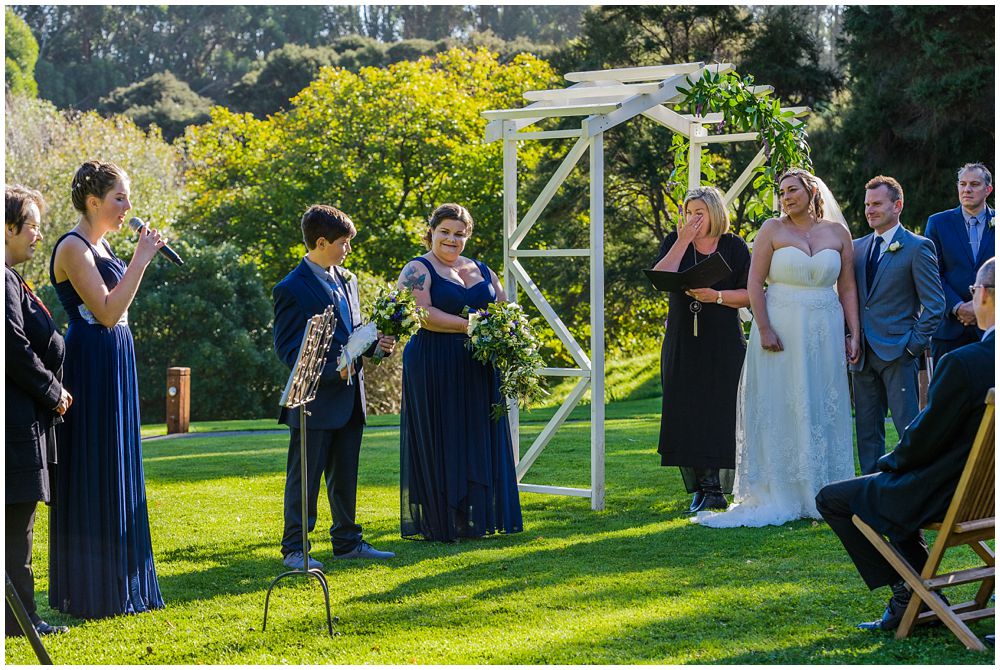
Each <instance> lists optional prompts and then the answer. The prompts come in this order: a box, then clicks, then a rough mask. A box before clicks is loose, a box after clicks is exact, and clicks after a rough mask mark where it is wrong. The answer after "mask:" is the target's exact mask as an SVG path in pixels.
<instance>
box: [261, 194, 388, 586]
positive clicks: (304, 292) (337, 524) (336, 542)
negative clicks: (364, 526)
mask: <svg viewBox="0 0 1000 670" xmlns="http://www.w3.org/2000/svg"><path fill="white" fill-rule="evenodd" d="M356 234H357V230H356V229H355V227H354V223H353V222H352V221H351V219H350V218H349V217H348V216H347V215H346V214H344V213H343V212H341V211H340V210H338V209H336V208H335V207H330V206H327V205H313V206H312V207H310V208H309V209H308V210H306V213H305V214H304V215H303V217H302V238H303V240H304V241H305V244H306V248H307V249H308V253H307V254H306V256H305V258H303V259H302V262H301V263H299V265H298V267H296V268H295V269H294V270H292V271H291V272H290V273H288V276H286V277H285V278H284V279H282V280H281V281H280V282H279V283H278V284H277V285H276V286H275V287H274V290H273V291H272V297H273V299H274V350H275V352H277V354H278V357H279V358H280V359H281V360H282V361H283V362H284V363H285V365H287V366H288V367H289V369H291V367H292V366H293V365H294V364H295V360H296V358H297V357H298V354H299V347H300V345H301V341H302V334H303V332H304V330H305V325H306V321H307V320H308V319H309V318H310V317H312V316H314V315H316V314H320V313H322V312H323V311H324V310H325V309H326V308H327V306H329V305H333V307H334V310H335V312H336V317H337V325H336V330H335V331H334V335H333V343H332V345H331V347H330V351H329V353H328V354H327V360H326V366H325V367H324V368H323V374H322V377H321V378H320V382H319V387H318V389H317V392H316V398H315V399H314V400H313V401H312V402H310V403H309V406H308V407H309V422H308V427H307V429H306V432H307V435H306V449H307V466H308V469H309V472H308V479H309V481H308V497H309V519H308V524H309V525H308V528H309V530H310V531H312V530H313V528H314V526H315V525H316V499H317V497H318V496H319V485H320V481H321V479H322V477H323V474H324V473H325V474H326V489H327V497H328V498H329V501H330V510H331V512H332V513H333V525H332V526H331V527H330V538H331V541H332V543H333V557H334V558H337V559H344V558H378V559H386V558H392V557H393V556H395V554H393V553H392V552H389V551H379V550H377V549H375V548H374V547H372V546H371V545H370V544H368V543H367V542H365V541H364V540H363V539H362V538H361V526H359V525H358V524H357V523H356V521H355V510H356V507H357V489H358V457H359V455H360V451H361V436H362V433H363V432H364V426H365V417H366V415H365V379H364V372H363V371H362V368H361V361H360V360H358V361H355V362H354V363H353V364H352V365H348V366H347V367H345V368H344V369H343V370H342V371H338V370H337V360H338V358H339V357H340V352H341V349H342V348H343V347H344V345H346V344H347V340H348V338H349V337H350V334H351V332H352V331H353V330H354V328H356V327H358V326H360V325H361V309H360V303H359V301H358V283H357V280H356V279H355V278H354V277H353V276H352V275H351V274H350V273H348V272H347V271H346V270H344V269H343V268H342V267H341V264H342V263H343V262H344V259H345V258H346V257H347V254H349V253H350V251H351V238H353V237H354V236H355V235H356ZM375 346H378V347H380V348H381V349H382V350H383V351H384V352H385V353H387V354H390V353H392V349H393V347H394V346H395V340H394V338H391V337H386V336H381V337H380V338H379V340H378V342H377V344H376V345H373V346H372V348H371V349H370V350H369V351H368V352H367V354H368V355H370V354H371V353H372V352H373V351H374V347H375ZM352 377H353V379H352ZM278 421H279V422H280V423H283V424H285V425H286V426H288V427H289V428H290V432H291V435H290V440H289V444H288V462H287V468H286V478H285V502H284V505H285V530H284V535H283V536H282V539H281V553H282V554H283V555H284V563H285V565H286V566H288V567H290V568H293V569H302V568H303V562H304V556H303V547H302V523H303V519H302V518H301V516H302V483H301V475H300V472H301V459H300V449H301V447H300V439H301V436H300V434H299V425H300V424H299V410H298V409H292V410H289V409H286V408H282V410H281V415H280V416H279V418H278ZM308 567H309V568H322V567H323V566H322V564H321V563H320V562H319V561H316V560H314V559H312V558H311V557H310V559H309V566H308Z"/></svg>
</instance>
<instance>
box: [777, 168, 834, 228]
mask: <svg viewBox="0 0 1000 670" xmlns="http://www.w3.org/2000/svg"><path fill="white" fill-rule="evenodd" d="M789 177H794V178H795V179H798V180H799V183H801V184H802V187H803V188H804V189H806V190H807V191H809V192H810V193H812V196H811V197H810V199H809V206H810V208H811V209H812V210H813V214H815V215H816V218H817V219H822V218H823V196H821V195H820V194H819V183H818V182H817V181H816V177H814V176H813V174H812V173H811V172H807V171H806V170H803V169H802V168H791V169H788V170H785V173H784V174H783V175H781V176H780V177H778V186H781V182H783V181H785V179H787V178H789Z"/></svg>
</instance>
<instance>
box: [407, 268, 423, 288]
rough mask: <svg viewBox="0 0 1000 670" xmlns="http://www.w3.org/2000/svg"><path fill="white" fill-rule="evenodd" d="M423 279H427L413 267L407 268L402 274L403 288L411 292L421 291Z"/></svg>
mask: <svg viewBox="0 0 1000 670" xmlns="http://www.w3.org/2000/svg"><path fill="white" fill-rule="evenodd" d="M425 279H427V275H426V274H424V273H423V272H420V271H419V270H418V269H417V268H415V267H409V268H407V269H406V270H405V271H404V272H403V288H407V289H409V290H411V291H423V290H424V280H425Z"/></svg>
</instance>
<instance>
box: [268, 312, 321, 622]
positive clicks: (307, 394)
mask: <svg viewBox="0 0 1000 670" xmlns="http://www.w3.org/2000/svg"><path fill="white" fill-rule="evenodd" d="M336 324H337V317H336V316H335V315H334V312H333V306H332V305H330V306H329V307H327V308H326V310H325V311H324V312H323V313H322V314H316V315H315V316H313V317H311V318H310V319H309V321H307V322H306V329H305V333H303V335H302V345H301V346H300V347H299V356H298V358H297V359H296V360H295V365H293V366H292V374H291V375H290V376H289V377H288V383H287V384H286V385H285V391H284V393H282V394H281V402H280V404H281V406H282V407H287V408H288V409H293V408H296V407H298V408H299V435H300V437H301V439H300V442H299V448H300V449H301V450H302V454H301V459H300V460H301V461H302V476H301V479H302V569H301V570H298V569H297V570H289V571H288V572H283V573H281V574H280V575H278V576H277V577H275V578H274V581H273V582H271V585H270V586H269V587H267V597H266V598H265V599H264V625H263V626H261V628H260V630H261V632H264V631H265V630H267V607H268V604H269V603H270V601H271V590H272V589H273V588H274V585H275V584H277V583H278V582H279V581H281V580H282V579H283V578H285V577H291V576H292V575H304V576H306V577H315V578H316V580H317V581H318V582H319V585H320V586H321V587H323V598H324V599H325V600H326V627H327V630H328V631H329V633H330V636H331V637H332V636H333V620H332V619H331V617H330V589H329V587H328V586H327V584H326V575H324V574H323V571H322V570H320V569H319V568H310V567H309V488H308V487H309V476H308V473H309V470H308V467H307V463H306V415H308V414H309V410H307V409H306V405H307V404H308V403H309V402H310V401H312V400H313V399H314V398H315V397H316V388H317V387H318V386H319V378H320V375H321V374H322V373H323V366H324V365H325V364H326V354H327V352H328V351H329V350H330V342H331V341H332V340H333V330H334V328H335V327H336Z"/></svg>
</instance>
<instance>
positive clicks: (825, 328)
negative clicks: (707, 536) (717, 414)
mask: <svg viewBox="0 0 1000 670" xmlns="http://www.w3.org/2000/svg"><path fill="white" fill-rule="evenodd" d="M839 274H840V253H839V252H838V251H836V250H834V249H823V250H821V251H819V252H817V253H816V254H815V255H814V256H809V255H807V254H806V253H805V252H804V251H802V250H801V249H798V248H796V247H782V248H781V249H778V250H776V251H775V252H774V255H773V256H772V258H771V269H770V272H769V274H768V280H767V283H768V286H767V293H766V298H765V299H766V300H767V313H768V316H769V317H770V320H771V327H772V328H773V329H774V332H775V333H777V335H778V338H779V339H780V340H781V343H782V345H783V346H784V351H780V352H770V351H764V350H763V349H762V348H761V346H760V334H759V333H758V331H757V324H756V323H754V325H753V328H752V330H751V333H750V342H749V344H748V346H747V357H746V362H745V363H744V365H743V374H742V376H741V378H740V387H739V394H738V400H737V403H738V405H737V416H736V484H735V487H734V489H733V500H734V503H733V504H732V505H730V506H729V509H727V510H726V511H724V512H699V513H698V516H697V517H695V518H693V519H692V521H694V522H695V523H700V524H702V525H704V526H711V527H714V528H732V527H735V526H755V527H756V526H766V525H775V526H779V525H781V524H783V523H786V522H788V521H792V520H794V519H799V518H802V517H811V518H814V519H818V518H820V517H819V514H818V513H817V511H816V502H815V498H816V494H817V493H818V492H819V490H820V489H821V488H822V487H823V486H825V485H826V484H829V483H830V482H835V481H839V480H841V479H848V478H850V477H853V476H854V447H853V444H852V441H851V400H850V395H849V394H848V389H847V361H846V357H845V352H844V312H843V308H842V307H841V305H840V301H839V300H838V298H837V293H836V291H835V290H834V285H835V283H836V281H837V277H838V275H839Z"/></svg>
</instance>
